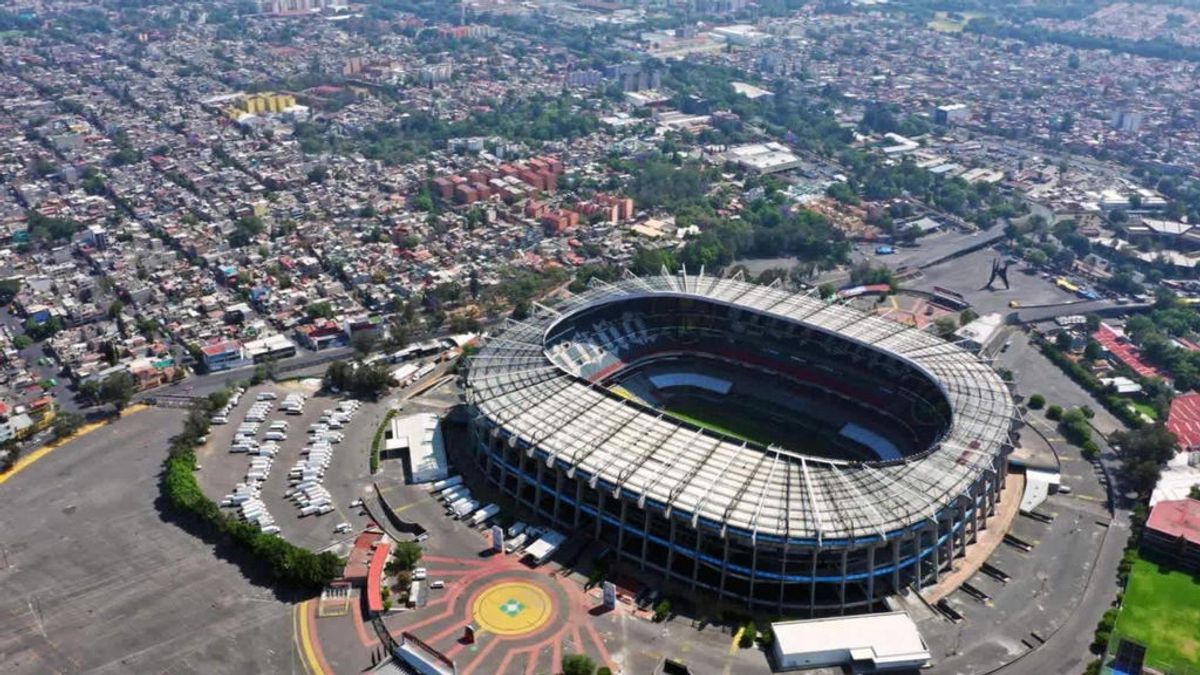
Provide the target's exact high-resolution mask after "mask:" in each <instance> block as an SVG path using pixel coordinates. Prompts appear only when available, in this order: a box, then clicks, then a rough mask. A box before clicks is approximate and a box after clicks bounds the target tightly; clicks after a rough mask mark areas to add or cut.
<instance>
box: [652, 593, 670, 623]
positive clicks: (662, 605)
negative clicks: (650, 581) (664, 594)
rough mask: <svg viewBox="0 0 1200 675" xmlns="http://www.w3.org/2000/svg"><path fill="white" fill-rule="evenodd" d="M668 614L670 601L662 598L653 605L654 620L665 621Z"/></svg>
mask: <svg viewBox="0 0 1200 675" xmlns="http://www.w3.org/2000/svg"><path fill="white" fill-rule="evenodd" d="M669 616H671V601H670V600H667V599H666V598H663V599H662V600H660V601H659V603H658V604H657V605H655V606H654V620H655V621H656V622H662V621H666V620H667V617H669Z"/></svg>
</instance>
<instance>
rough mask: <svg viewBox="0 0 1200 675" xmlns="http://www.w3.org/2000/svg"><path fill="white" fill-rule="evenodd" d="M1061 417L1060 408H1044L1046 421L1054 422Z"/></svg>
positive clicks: (1053, 406) (1061, 410) (1055, 406)
mask: <svg viewBox="0 0 1200 675" xmlns="http://www.w3.org/2000/svg"><path fill="white" fill-rule="evenodd" d="M1062 415H1063V409H1062V406H1057V405H1052V406H1050V407H1049V408H1046V419H1048V420H1055V421H1058V420H1061V419H1062Z"/></svg>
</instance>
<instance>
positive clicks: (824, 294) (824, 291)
mask: <svg viewBox="0 0 1200 675" xmlns="http://www.w3.org/2000/svg"><path fill="white" fill-rule="evenodd" d="M817 293H818V294H819V295H820V296H821V299H822V300H828V299H830V298H832V297H833V294H834V293H837V288H835V287H834V285H833V284H831V283H828V282H826V283H823V284H821V285H820V286H818V287H817Z"/></svg>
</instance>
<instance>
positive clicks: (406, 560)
mask: <svg viewBox="0 0 1200 675" xmlns="http://www.w3.org/2000/svg"><path fill="white" fill-rule="evenodd" d="M392 558H393V559H394V560H395V561H396V565H397V566H398V567H399V568H400V569H401V570H405V571H407V570H411V569H413V568H415V567H416V566H417V562H418V561H419V560H420V559H421V545H420V544H418V543H416V542H415V541H402V542H399V543H397V544H396V549H395V550H394V551H393V552H392Z"/></svg>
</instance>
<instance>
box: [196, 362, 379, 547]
mask: <svg viewBox="0 0 1200 675" xmlns="http://www.w3.org/2000/svg"><path fill="white" fill-rule="evenodd" d="M319 382H320V381H319V380H300V381H296V382H285V383H280V384H270V385H263V386H258V387H251V388H250V389H249V390H248V391H247V392H246V393H245V394H244V395H243V396H242V397H241V399H240V400H239V402H238V404H237V405H236V406H235V407H234V408H233V409H232V410H231V411H230V413H229V416H228V419H229V422H228V424H220V425H217V424H214V425H213V426H212V429H211V431H210V433H209V439H208V443H206V444H205V446H204V447H203V448H201V449H200V450H199V451H198V452H197V460H198V461H199V462H200V464H201V465H202V467H203V468H202V469H201V470H200V471H199V472H198V474H197V475H198V476H199V478H200V485H201V488H202V489H203V490H204V492H205V494H207V495H208V496H209V497H210V498H212V499H213V500H214V501H217V502H220V501H221V500H222V499H224V498H225V497H226V495H229V494H230V493H231V492H233V490H234V486H235V485H236V484H237V483H239V482H244V481H245V479H246V474H247V471H248V469H249V467H250V463H251V460H252V458H253V456H252V455H249V454H248V453H244V452H239V453H234V452H230V447H231V441H232V440H233V438H234V436H235V435H236V433H237V431H238V425H239V424H240V423H241V422H242V421H243V420H244V419H245V417H246V412H247V411H249V410H250V408H251V407H252V406H253V405H254V404H255V403H256V402H257V401H256V399H257V398H258V396H259V395H260V394H263V393H270V394H274V395H275V396H276V397H277V398H276V399H275V400H272V401H269V403H270V404H271V411H270V413H269V414H267V415H266V418H265V420H264V421H263V422H262V423H261V424H260V427H259V430H258V432H257V433H256V438H257V439H258V440H259V441H260V442H263V441H265V437H266V436H267V433H268V431H269V427H270V425H271V423H272V422H277V421H286V422H287V432H286V439H284V440H281V441H278V451H277V454H276V455H275V456H274V461H273V463H272V466H271V469H270V471H269V473H268V474H267V477H266V479H265V480H264V481H263V482H262V485H261V499H262V501H263V503H264V505H265V507H266V511H267V512H268V513H270V514H271V516H272V517H273V518H274V520H275V525H276V526H277V527H279V528H280V535H281V536H283V537H284V538H286V539H287V540H288V541H290V542H292V543H294V544H297V545H299V546H303V547H306V548H310V549H314V550H320V549H323V548H325V547H327V546H330V545H331V544H337V543H340V542H344V541H346V540H348V539H350V538H351V536H352V532H353V531H356V530H359V529H361V528H362V526H363V525H364V524H365V522H366V517H365V515H364V514H363V512H362V511H361V509H357V508H354V509H352V508H350V503H351V502H353V501H355V500H357V499H359V498H361V497H362V496H363V494H364V492H365V491H366V489H367V488H368V486H369V485H370V483H371V476H370V448H371V440H372V437H373V436H374V434H375V430H376V429H377V428H378V426H379V424H380V422H381V421H382V420H383V417H384V415H385V413H386V410H387V404H386V403H385V402H383V403H369V402H367V403H363V404H362V406H361V407H360V408H359V409H358V411H357V412H356V413H355V414H354V416H353V418H352V419H351V421H350V422H349V423H348V424H346V425H345V426H344V427H343V428H341V429H338V430H335V431H338V432H340V433H341V434H342V435H343V440H342V441H341V442H340V443H333V444H331V448H332V454H331V461H330V464H329V466H328V468H327V469H326V470H325V473H324V476H323V477H322V479H321V481H320V483H321V485H322V486H323V487H324V488H325V489H326V490H328V491H329V493H330V502H331V503H330V505H331V506H332V507H333V510H332V511H331V512H329V513H326V514H324V515H315V514H314V515H308V516H304V517H301V516H300V509H299V507H297V505H296V504H295V503H293V502H292V501H291V500H290V499H289V498H287V497H285V496H284V492H285V491H286V490H287V489H288V488H289V487H290V483H289V480H288V478H289V476H288V473H289V470H291V469H292V467H293V465H295V464H296V463H297V462H299V461H301V460H302V459H304V456H303V455H301V450H302V449H303V448H304V447H305V445H306V444H307V443H308V442H309V440H310V435H309V434H308V433H307V431H308V429H309V427H310V426H311V425H313V424H316V423H317V422H318V419H319V418H320V417H321V416H322V414H323V413H324V412H325V411H326V410H329V409H331V408H336V407H337V406H338V404H339V403H340V402H342V401H344V400H346V399H344V398H342V397H337V396H332V395H329V394H325V393H321V392H320V391H319V386H320V384H319ZM295 393H299V394H304V395H306V396H307V397H308V398H307V400H306V402H305V403H304V406H303V412H302V413H301V414H299V415H289V414H285V413H284V412H283V411H282V410H281V409H280V407H279V405H280V403H282V402H283V400H284V399H285V398H286V397H287V396H288V395H289V394H295ZM226 510H227V511H229V512H231V513H236V512H237V511H236V510H235V509H233V508H227V509H226ZM339 523H349V524H350V525H351V528H352V530H351V532H347V533H335V532H334V527H335V526H336V525H338V524H339Z"/></svg>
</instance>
